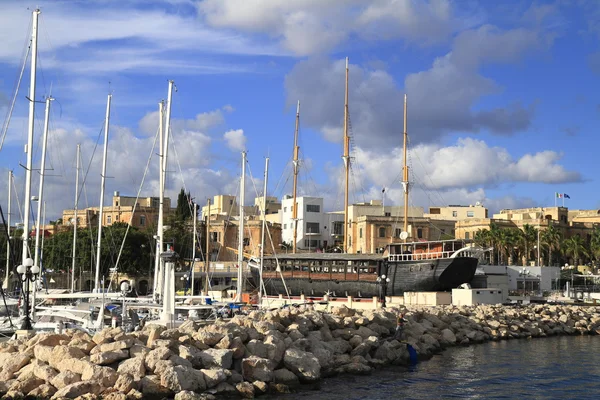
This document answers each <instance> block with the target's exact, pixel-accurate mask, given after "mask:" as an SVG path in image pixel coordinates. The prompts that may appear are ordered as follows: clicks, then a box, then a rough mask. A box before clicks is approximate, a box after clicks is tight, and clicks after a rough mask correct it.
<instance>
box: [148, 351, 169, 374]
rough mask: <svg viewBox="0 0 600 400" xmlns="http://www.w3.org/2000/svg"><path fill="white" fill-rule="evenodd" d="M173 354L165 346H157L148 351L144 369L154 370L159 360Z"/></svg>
mask: <svg viewBox="0 0 600 400" xmlns="http://www.w3.org/2000/svg"><path fill="white" fill-rule="evenodd" d="M172 355H173V352H172V351H171V350H169V349H168V348H166V347H158V348H156V349H154V350H152V351H150V352H149V353H148V354H147V355H146V359H145V365H146V369H148V370H150V371H154V367H155V366H156V363H157V362H158V361H161V360H166V359H168V358H169V357H171V356H172Z"/></svg>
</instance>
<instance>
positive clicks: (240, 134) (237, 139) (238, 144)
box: [223, 129, 246, 151]
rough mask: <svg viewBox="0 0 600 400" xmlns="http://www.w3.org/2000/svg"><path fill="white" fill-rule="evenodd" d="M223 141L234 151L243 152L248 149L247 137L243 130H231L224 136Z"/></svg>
mask: <svg viewBox="0 0 600 400" xmlns="http://www.w3.org/2000/svg"><path fill="white" fill-rule="evenodd" d="M223 139H225V142H226V143H227V147H229V149H230V150H232V151H243V150H245V149H246V136H244V130H243V129H231V130H229V131H227V132H225V133H224V134H223Z"/></svg>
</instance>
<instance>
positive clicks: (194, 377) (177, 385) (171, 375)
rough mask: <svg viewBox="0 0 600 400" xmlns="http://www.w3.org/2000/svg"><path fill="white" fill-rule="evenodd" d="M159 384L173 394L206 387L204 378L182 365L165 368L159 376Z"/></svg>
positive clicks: (197, 372)
mask: <svg viewBox="0 0 600 400" xmlns="http://www.w3.org/2000/svg"><path fill="white" fill-rule="evenodd" d="M160 384H161V386H164V387H166V388H168V389H169V390H171V391H173V392H175V393H177V392H181V391H182V390H191V391H196V390H198V389H199V388H202V387H203V388H205V387H206V384H205V382H204V377H203V375H202V374H201V373H200V372H199V371H197V370H194V369H193V368H189V367H184V366H182V365H176V366H174V367H168V368H166V369H165V371H163V372H162V374H161V376H160ZM202 390H204V389H202Z"/></svg>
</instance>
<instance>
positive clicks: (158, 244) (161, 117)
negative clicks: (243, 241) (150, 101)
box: [152, 101, 165, 301]
mask: <svg viewBox="0 0 600 400" xmlns="http://www.w3.org/2000/svg"><path fill="white" fill-rule="evenodd" d="M164 109H165V103H164V101H161V102H160V103H158V224H157V228H156V251H155V253H154V290H153V292H152V293H153V296H154V299H155V300H156V301H158V297H157V296H158V271H159V269H160V253H161V252H162V251H163V242H162V237H163V215H164V214H163V213H164V209H163V207H164V191H163V187H164V186H163V146H164V144H163V138H164V132H163V122H164V120H165V118H164V115H163V112H164Z"/></svg>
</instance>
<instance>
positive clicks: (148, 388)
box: [140, 375, 171, 397]
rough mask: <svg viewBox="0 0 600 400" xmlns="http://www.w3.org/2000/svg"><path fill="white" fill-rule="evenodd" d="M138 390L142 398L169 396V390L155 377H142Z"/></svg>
mask: <svg viewBox="0 0 600 400" xmlns="http://www.w3.org/2000/svg"><path fill="white" fill-rule="evenodd" d="M140 390H141V392H142V394H143V395H144V397H154V396H156V397H158V396H169V395H171V390H170V389H169V388H167V387H165V386H163V385H162V384H161V378H160V377H159V376H157V375H146V376H144V377H143V378H142V380H141V381H140Z"/></svg>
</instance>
